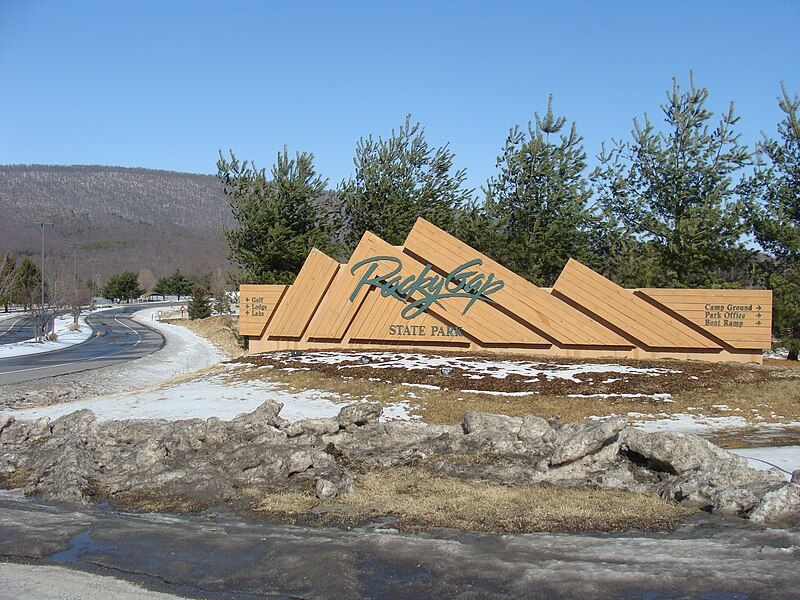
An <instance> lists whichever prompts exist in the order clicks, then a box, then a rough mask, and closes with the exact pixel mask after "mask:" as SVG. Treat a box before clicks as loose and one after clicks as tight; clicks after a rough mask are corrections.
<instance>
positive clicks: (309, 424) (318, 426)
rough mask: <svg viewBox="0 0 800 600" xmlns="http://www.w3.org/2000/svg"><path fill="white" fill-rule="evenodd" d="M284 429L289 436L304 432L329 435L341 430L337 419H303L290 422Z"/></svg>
mask: <svg viewBox="0 0 800 600" xmlns="http://www.w3.org/2000/svg"><path fill="white" fill-rule="evenodd" d="M284 431H286V435H287V436H289V437H297V436H299V435H303V434H308V435H317V436H321V435H329V434H332V433H336V432H337V431H339V421H337V420H336V419H301V420H300V421H295V422H294V423H291V424H289V425H288V426H287V427H286V429H285V430H284Z"/></svg>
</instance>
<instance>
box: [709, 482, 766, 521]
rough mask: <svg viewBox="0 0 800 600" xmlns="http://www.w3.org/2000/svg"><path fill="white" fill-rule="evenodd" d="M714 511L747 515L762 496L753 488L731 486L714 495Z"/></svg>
mask: <svg viewBox="0 0 800 600" xmlns="http://www.w3.org/2000/svg"><path fill="white" fill-rule="evenodd" d="M712 500H713V512H715V513H723V514H728V515H738V516H745V515H746V514H747V512H748V511H750V510H752V508H753V507H754V506H755V505H756V504H758V502H759V500H760V497H759V495H758V493H756V491H755V490H753V489H751V488H730V489H726V490H720V491H719V492H717V493H716V494H714V496H713V497H712Z"/></svg>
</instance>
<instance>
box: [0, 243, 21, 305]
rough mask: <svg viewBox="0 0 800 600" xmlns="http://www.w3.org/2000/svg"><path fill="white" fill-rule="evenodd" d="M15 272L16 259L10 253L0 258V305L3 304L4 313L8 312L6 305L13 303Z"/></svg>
mask: <svg viewBox="0 0 800 600" xmlns="http://www.w3.org/2000/svg"><path fill="white" fill-rule="evenodd" d="M16 270H17V259H16V257H15V256H14V255H13V254H11V253H10V252H6V253H5V254H3V255H2V256H0V304H3V306H4V310H5V312H8V305H9V304H11V302H13V294H14V287H15V281H14V280H15V279H16Z"/></svg>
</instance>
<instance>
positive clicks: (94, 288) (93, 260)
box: [89, 258, 98, 301]
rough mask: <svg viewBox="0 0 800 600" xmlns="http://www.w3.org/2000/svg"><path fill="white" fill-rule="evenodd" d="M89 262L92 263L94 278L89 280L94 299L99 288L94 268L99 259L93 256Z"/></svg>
mask: <svg viewBox="0 0 800 600" xmlns="http://www.w3.org/2000/svg"><path fill="white" fill-rule="evenodd" d="M89 262H90V263H92V279H91V281H90V282H89V284H90V286H89V287H91V288H92V301H94V297H95V296H97V288H98V285H97V282H96V281H95V276H94V268H95V265H96V264H97V259H96V258H93V259H92V260H90V261H89Z"/></svg>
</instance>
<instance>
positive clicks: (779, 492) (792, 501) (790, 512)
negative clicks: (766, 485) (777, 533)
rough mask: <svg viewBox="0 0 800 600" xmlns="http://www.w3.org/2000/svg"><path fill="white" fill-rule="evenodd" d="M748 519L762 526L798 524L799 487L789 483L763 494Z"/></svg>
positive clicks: (799, 515) (799, 520)
mask: <svg viewBox="0 0 800 600" xmlns="http://www.w3.org/2000/svg"><path fill="white" fill-rule="evenodd" d="M748 518H749V519H750V520H751V521H753V522H754V523H759V524H764V525H766V524H770V525H776V524H786V525H797V524H800V485H798V484H796V483H789V484H787V485H784V486H783V487H780V488H778V489H776V490H773V491H771V492H768V493H766V494H764V497H763V498H762V499H761V502H759V503H758V506H756V507H755V508H754V509H753V510H752V511H751V512H750V514H749V515H748Z"/></svg>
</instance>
